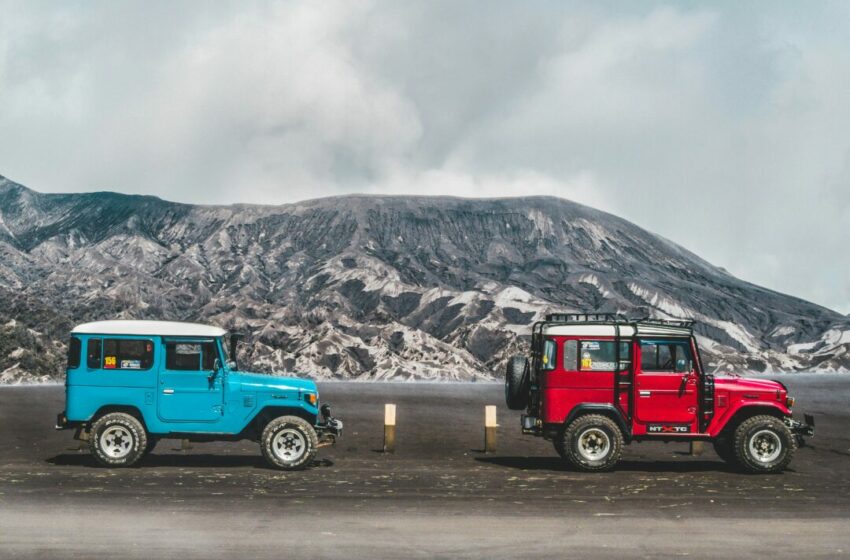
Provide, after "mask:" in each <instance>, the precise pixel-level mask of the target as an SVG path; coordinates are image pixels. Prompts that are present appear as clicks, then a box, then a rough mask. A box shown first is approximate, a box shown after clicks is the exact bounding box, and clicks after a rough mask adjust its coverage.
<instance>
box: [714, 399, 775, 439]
mask: <svg viewBox="0 0 850 560" xmlns="http://www.w3.org/2000/svg"><path fill="white" fill-rule="evenodd" d="M753 416H773V417H775V418H778V419H780V420H782V419H784V418H785V416H787V415H786V414H785V411H783V410H782V409H781V408H779V407H778V406H772V405H769V404H749V405H743V406H741V407H739V408H738V409H737V410H736V411H735V412H733V413H732V415H731V416H729V418H728V419H727V420H726V421H725V422H724V423H723V424H722V425H721V426H718V427H717V428H716V432H715V434H713V436H714V437H728V436H730V435H731V434H732V433H733V432H734V431H735V429H736V428H737V427H738V426H739V425H740V424H741V422H744V421H745V420H748V419H750V418H752V417H753Z"/></svg>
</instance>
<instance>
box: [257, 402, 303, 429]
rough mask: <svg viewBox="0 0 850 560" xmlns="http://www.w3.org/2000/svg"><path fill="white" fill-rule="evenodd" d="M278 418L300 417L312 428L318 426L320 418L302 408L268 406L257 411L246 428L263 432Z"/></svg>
mask: <svg viewBox="0 0 850 560" xmlns="http://www.w3.org/2000/svg"><path fill="white" fill-rule="evenodd" d="M278 416H298V417H299V418H303V419H304V420H306V421H307V422H309V423H310V425H311V426H315V425H316V420H317V418H318V415H316V414H313V413H312V412H310V411H309V410H307V409H306V408H304V407H301V406H278V405H274V404H267V405H265V406H263V407H262V408H260V409H258V410H257V413H256V414H254V415H253V416H252V417H251V418H250V419H249V420H248V422H247V423H246V427H250V426H253V427H255V428H256V429H257V431H262V429H263V427H265V425H266V423H268V422H269V421H270V420H272V419H274V418H277V417H278Z"/></svg>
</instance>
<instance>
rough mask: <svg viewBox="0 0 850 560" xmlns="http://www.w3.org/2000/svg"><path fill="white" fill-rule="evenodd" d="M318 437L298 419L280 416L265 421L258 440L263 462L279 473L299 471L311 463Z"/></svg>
mask: <svg viewBox="0 0 850 560" xmlns="http://www.w3.org/2000/svg"><path fill="white" fill-rule="evenodd" d="M318 445H319V438H318V436H317V435H316V430H315V429H314V428H313V426H311V425H310V423H309V422H307V421H306V420H304V419H303V418H300V417H298V416H281V417H279V418H275V419H274V420H272V421H271V422H269V423H268V424H267V425H266V427H265V429H263V434H262V436H261V438H260V448H261V449H262V451H263V456H264V457H265V458H266V461H268V462H269V464H270V465H272V466H273V467H277V468H279V469H283V470H289V471H294V470H299V469H303V468H304V467H306V466H308V465H309V464H310V463H312V462H313V458H314V457H315V456H316V449H317V448H318Z"/></svg>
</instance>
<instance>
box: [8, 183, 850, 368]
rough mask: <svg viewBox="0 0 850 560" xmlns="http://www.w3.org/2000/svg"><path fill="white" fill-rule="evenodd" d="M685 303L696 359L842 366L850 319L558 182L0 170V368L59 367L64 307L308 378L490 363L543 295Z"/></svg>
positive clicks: (585, 304) (657, 307)
mask: <svg viewBox="0 0 850 560" xmlns="http://www.w3.org/2000/svg"><path fill="white" fill-rule="evenodd" d="M579 310H581V311H584V310H587V311H595V310H601V311H619V312H623V313H626V314H627V315H630V316H635V317H640V316H648V315H651V316H655V317H662V318H672V317H687V318H693V319H695V320H697V321H698V327H697V332H698V333H699V335H700V343H701V345H702V348H703V352H704V353H705V354H706V356H705V357H706V360H705V361H706V362H707V364H709V366H710V368H711V369H712V370H721V369H724V370H725V369H733V370H736V371H739V372H747V371H758V372H763V371H770V370H783V371H794V370H803V369H805V370H818V369H842V368H850V352H848V347H850V320H848V319H847V318H846V317H844V316H842V315H840V314H839V313H837V312H834V311H830V310H828V309H825V308H823V307H819V306H817V305H814V304H812V303H808V302H806V301H803V300H800V299H797V298H793V297H790V296H786V295H782V294H778V293H776V292H772V291H770V290H766V289H764V288H760V287H758V286H754V285H752V284H748V283H746V282H743V281H741V280H738V279H737V278H735V277H733V276H731V275H729V274H728V273H726V272H725V271H723V270H722V269H719V268H717V267H715V266H712V265H711V264H709V263H707V262H705V261H703V260H702V259H700V258H699V257H697V256H696V255H694V254H692V253H690V252H688V251H687V250H685V249H683V248H682V247H679V246H677V245H675V244H674V243H672V242H670V241H667V240H666V239H663V238H661V237H659V236H656V235H654V234H652V233H649V232H647V231H645V230H642V229H640V228H638V227H637V226H635V225H633V224H631V223H629V222H626V221H624V220H622V219H619V218H617V217H615V216H612V215H610V214H606V213H604V212H599V211H597V210H594V209H591V208H588V207H585V206H581V205H579V204H575V203H572V202H569V201H566V200H561V199H557V198H543V197H540V198H522V199H495V200H494V199H490V200H465V199H453V198H444V197H440V198H435V197H377V196H346V197H339V198H327V199H321V200H313V201H308V202H303V203H298V204H291V205H284V206H244V205H237V206H228V207H221V206H219V207H216V206H191V205H185V204H176V203H171V202H166V201H163V200H160V199H157V198H153V197H143V196H127V195H120V194H115V193H87V194H69V195H66V194H61V195H60V194H40V193H37V192H34V191H32V190H29V189H27V188H25V187H23V186H21V185H18V184H16V183H13V182H11V181H9V180H6V179H3V178H2V177H0V325H5V326H2V329H3V330H2V340H0V382H16V381H19V380H22V379H31V378H36V379H61V377H62V367H63V366H62V362H63V360H64V357H63V353H64V348H65V340H66V338H67V333H68V330H69V329H70V327H71V326H72V325H73V324H75V323H79V322H84V321H92V320H99V319H108V318H109V319H112V318H139V319H142V318H145V319H170V320H193V321H203V322H209V323H214V324H218V325H221V326H223V327H226V328H229V329H231V330H235V331H241V332H245V333H247V334H248V335H249V336H248V339H247V344H245V345H243V354H244V356H243V359H245V360H246V361H248V362H251V363H252V364H253V367H254V368H255V369H258V370H262V371H269V372H280V373H285V372H298V373H300V374H304V375H309V376H313V377H317V378H346V379H350V378H355V379H388V378H393V379H442V380H475V379H490V378H493V377H497V376H500V375H501V369H502V364H503V363H504V361H505V359H506V357H507V356H508V355H510V354H512V353H514V352H516V351H517V350H518V349H520V347H521V346H522V345H523V344H525V343H526V341H525V338H524V337H525V335H527V334H528V333H529V332H530V328H531V324H532V323H533V322H534V321H535V320H538V319H540V318H542V316H543V315H544V314H545V313H547V312H553V311H579Z"/></svg>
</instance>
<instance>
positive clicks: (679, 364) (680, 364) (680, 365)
mask: <svg viewBox="0 0 850 560" xmlns="http://www.w3.org/2000/svg"><path fill="white" fill-rule="evenodd" d="M687 365H688V362H687V361H686V360H685V359H681V360H676V371H677V372H684V371H690V370H688V369H685V367H686V366H687Z"/></svg>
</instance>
